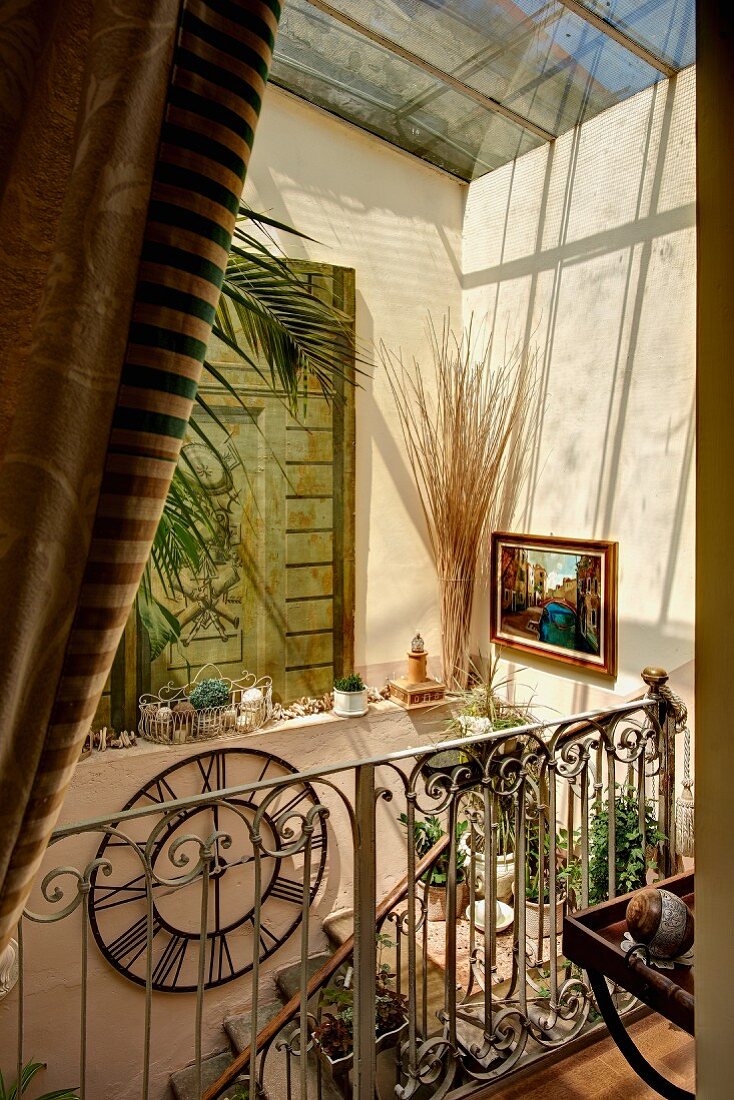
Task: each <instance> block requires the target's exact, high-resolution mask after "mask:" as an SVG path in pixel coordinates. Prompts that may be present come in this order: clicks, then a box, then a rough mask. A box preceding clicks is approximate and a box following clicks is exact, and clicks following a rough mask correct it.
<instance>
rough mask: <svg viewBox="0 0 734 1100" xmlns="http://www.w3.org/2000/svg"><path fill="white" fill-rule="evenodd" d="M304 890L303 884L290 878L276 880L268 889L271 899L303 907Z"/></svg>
mask: <svg viewBox="0 0 734 1100" xmlns="http://www.w3.org/2000/svg"><path fill="white" fill-rule="evenodd" d="M304 894H305V890H304V888H303V883H302V882H298V881H297V880H296V879H291V878H283V877H282V876H281V877H280V878H277V879H276V880H275V882H274V883H273V885H272V886H271V888H270V896H271V897H272V898H280V900H281V901H289V902H291V903H292V904H293V905H303V898H304Z"/></svg>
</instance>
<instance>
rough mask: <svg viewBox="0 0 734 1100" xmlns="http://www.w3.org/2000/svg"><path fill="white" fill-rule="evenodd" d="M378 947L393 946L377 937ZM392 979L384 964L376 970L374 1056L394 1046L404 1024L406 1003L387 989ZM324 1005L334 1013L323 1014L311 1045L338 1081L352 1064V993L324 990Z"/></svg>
mask: <svg viewBox="0 0 734 1100" xmlns="http://www.w3.org/2000/svg"><path fill="white" fill-rule="evenodd" d="M378 943H379V944H380V946H394V945H391V944H390V940H389V939H388V938H387V937H386V936H378ZM394 978H395V974H393V973H391V971H390V967H389V965H388V964H387V963H382V964H381V965H380V966H379V969H378V971H377V975H376V978H375V983H376V984H375V1053H377V1054H379V1052H380V1051H381V1050H387V1049H388V1047H391V1046H394V1045H395V1044H396V1043H397V1041H398V1037H399V1035H400V1033H401V1032H402V1031H403V1029H404V1028H405V1027H407V1024H408V1000H407V997H405V996H404V995H403V994H402V993H398V992H397V991H396V990H395V989H392V988H391V987H390V982H391V981H392V980H393V979H394ZM324 1003H325V1004H326V1005H328V1006H330V1007H331V1008H333V1009H334V1011H332V1012H324V1013H323V1014H322V1016H321V1019H320V1021H319V1024H318V1026H317V1027H315V1028H314V1031H313V1041H314V1045H315V1047H316V1049H317V1051H318V1052H319V1056H320V1058H321V1060H322V1062H323V1063H324V1064H325V1065H326V1066H327V1067H328V1068H329V1070H330V1072H331V1074H332V1076H334V1077H341V1076H343V1075H344V1074H346V1073H348V1072H349V1070H350V1069H351V1068H352V1062H353V1060H354V989H353V988H351V987H338V986H327V988H326V989H325V990H324Z"/></svg>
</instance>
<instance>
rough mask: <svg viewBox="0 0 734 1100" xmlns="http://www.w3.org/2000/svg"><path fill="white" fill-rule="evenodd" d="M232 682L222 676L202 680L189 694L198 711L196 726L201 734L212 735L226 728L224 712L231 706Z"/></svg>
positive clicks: (195, 720)
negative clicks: (230, 692)
mask: <svg viewBox="0 0 734 1100" xmlns="http://www.w3.org/2000/svg"><path fill="white" fill-rule="evenodd" d="M229 691H230V684H229V683H228V682H227V681H226V680H223V679H221V678H220V677H210V678H208V679H206V680H200V681H199V682H198V683H197V684H196V685H195V687H194V688H193V690H192V691H191V692H190V694H189V703H190V704H191V706H192V707H193V708H194V710H195V711H196V715H195V716H193V721H194V728H195V730H196V733H197V734H198V735H200V736H208V737H210V736H212V735H213V734H215V733H218V732H219V731H220V729H223V728H224V712H225V711H226V709H227V708H228V706H229Z"/></svg>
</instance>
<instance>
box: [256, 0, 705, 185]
mask: <svg viewBox="0 0 734 1100" xmlns="http://www.w3.org/2000/svg"><path fill="white" fill-rule="evenodd" d="M382 2H383V0H378V4H379V3H382ZM534 2H535V0H498V3H499V7H500V8H505V9H507V10H508V11H509V10H510V9H512V10H516V11H517V25H518V27H520V26H521V25H522V24H523V22H524V21H526V20H527V21H528V22H530V21H531V20H532V19H533V17H534V14H535V13H536V11H535V9H534V7H533V4H534ZM680 2H681V4H682V5H683V6H684V7H685V6H686V5H688V6H689V7H690V5H692V4H693V3H694V2H695V0H680ZM392 3H393V5H394V6H395V9H396V10H397V11H398V12H401V11H403V12H405V13H407V12H408V11H411V10H413V14H414V16H417V17H418V22H419V24H420V12H421V8H422V4H423V3H425V7H426V10H427V11H430V10H431V9H434V10H437V11H441V9H442V8H443V4H444V0H392ZM467 3H468V8H469V10H472V8H473V4H472V2H471V0H467ZM537 3H538V5H539V6H538V8H537V13H538V14H540V13H542V12H544V11H545V8H546V7H547V8H548V9H549V10H550V9H553V8H555V11H556V12H560V13H564V16H563V18H565V20H572V21H575V22H574V26H571V24H566V27H565V30H566V32H568V31H571V32H572V33H565V38H566V39H573V41H574V43H575V46H572V47H571V48H570V49H566V50H565V52H564V45H563V38H562V37H561V38H560V40H559V41H558V43H555V44H554V43H553V42H552V40H551V48H554V49H556V50H559V49H560V51H561V53H562V54H563V61H562V63H561V64H559V65H558V67H557V69H551V70H548V69H547V68H546V67H544V66H543V64H542V58H541V64H540V66H539V68H538V72H537V76H536V78H535V83H537V85H538V86H541V85H545V86H550V81H551V80H552V79H555V77H556V76H557V75H558V74H559V73H563V72H565V70H566V69H567V68H568V71H569V73H570V74H573V73H574V71H576V72H582V73H583V70H584V65H585V59H584V53H585V52H588V49H589V47H588V46H587V45H585V44H584V43H585V40H584V39H583V38H581V39H579V37H578V35H579V33H580V28H582V27H585V28H586V30H587V34H588V33H591V34H595V35H596V38H597V40H598V43H599V45H598V46H597V47H594V46H593V44H592V46H591V48H592V50H596V52H597V54H598V51H599V50H601V49H603V47H602V45H601V44H602V43H606V49H605V52H604V57H605V58H607V57H608V58H609V61H608V62H606V61H605V65H607V67H608V68H607V71H608V74H609V75H610V77H611V82H610V83H607V81H606V80H605V79H603V80H602V82H601V84H600V93H604V94H605V95H606V98H608V99H610V100H611V102H609V103H607V104H606V105H605V104H603V103H601V101H600V102H599V103H598V104H597V105H596V109H593V105H592V111H591V113H590V114H587V112H586V103H585V99H586V96H587V93H588V88H587V87H586V88H585V87H584V86H582V85H581V84H579V82H578V80H576V78H575V77H574V76H573V75H571V76H569V84H568V89H567V90H568V91H570V92H571V95H572V98H571V99H570V100H569V99H567V92H566V90H563V91H562V94H561V95H560V96H559V98H558V101H557V102H558V107H557V111H556V113H555V115H554V113H553V110H550V111H549V109H548V108H549V107H550V108H552V106H553V100H552V98H549V99H548V100H547V101H545V103H543V100H542V99H541V100H539V104H540V108H541V109H540V111H539V112H536V105H535V100H534V97H531V98H530V99H529V98H528V95H525V94H524V93H525V92H528V89H530V88H532V87H533V86H534V83H532V82H531V84H529V85H527V86H526V87H524V88H520V89H519V91H518V89H513V90H512V91H511V94H510V95H509V97H508V96H506V95H505V94H504V93H503V91H502V80H501V69H498V70H497V73H496V74H495V75H497V76H498V77H499V78H500V79H499V85H498V82H497V81H494V82H493V80H492V79H490V80H489V81H487V80H484V78H483V77H482V79H481V80H480V81H479V84H482V83H484V85H485V87H484V88H483V89H481V88H480V87H479V86H477V82H476V78H474V79H472V77H471V76H470V75H465V72H464V71H463V70H464V68H465V67H466V66H465V63H461V62H459V63H458V64H457V65H454V64H452V63H451V62H452V61H453V60H454V59H453V58H451V57H450V56H449V55H447V54H446V53H445V51H442V50H440V49H439V50H436V49H434V48H432V47H428V48H427V49H426V51H425V52H424V48H423V46H421V45H418V47H417V48H418V49H420V53H416V52H415V51H414V49H410V48H408V46H407V45H402V44H401V43H402V42H403V38H402V37H401V36H402V33H403V30H402V28H398V27H397V26H392V25H390V24H389V21H388V23H387V24H386V23H385V22H384V21H382V22H381V21H380V20H379V18H378V19H377V20H370V16H369V14H368V12H369V10H370V9H369V0H360V2H359V3H355V2H354V0H349V2H346V0H344V2H340V0H298V2H297V4H296V5H295V7H296V9H297V10H299V11H300V18H301V19H304V18H305V20H306V23H305V26H306V27H308V25H309V22H310V21H309V18H308V14H307V13H308V10H309V9H312V10H313V13H314V18H316V17H317V16H319V17H320V18H321V19H322V20H323V21H324V27H325V30H324V33H325V34H328V33H329V28H331V30H332V31H333V32H338V31H339V29H341V33H342V34H344V35H347V36H349V35H351V36H352V38H353V39H354V45H355V46H356V48H357V49H359V45H358V43H359V40H360V39H362V40H363V41H364V45H365V49H366V51H367V52H368V54H369V51H370V50H371V51H375V54H374V56H377V55H378V54H379V53H380V52H381V53H382V54H383V55H384V56H385V57H386V58H390V57H392V58H393V59H394V60H393V64H398V65H402V66H403V69H404V71H405V72H406V73H408V74H409V73H410V72H411V71H412V72H413V74H414V78H415V79H416V80H417V79H418V78H419V76H420V77H421V78H422V79H423V80H426V79H429V80H432V81H433V82H434V87H433V88H432V89H428V90H425V91H422V92H415V93H413V94H412V95H409V96H408V98H407V100H406V101H405V102H404V103H403V104H402V105H396V104H395V103H394V102H391V101H390V102H389V100H390V97H389V96H388V97H387V98H386V99H385V102H383V101H382V99H379V101H378V100H377V99H375V100H374V105H375V107H376V109H378V110H381V111H383V112H384V113H385V115H386V116H387V114H388V113H393V114H394V115H395V128H394V129H392V128H391V126H390V125H389V124H388V125H387V126H386V123H385V119H382V120H380V119H379V118H378V119H377V120H376V121H375V120H373V119H372V118H370V116H369V112H368V113H367V114H365V115H364V116H363V117H361V118H360V117H359V114H360V109H359V108H357V109H356V111H353V109H352V108H351V107H350V105H349V103H348V97H349V96H350V95H351V96H352V97H354V98H355V99H356V100H358V101H364V103H371V102H373V100H372V98H371V94H370V89H369V87H366V86H365V81H364V79H363V78H362V77H361V76H359V77H357V79H356V80H355V82H354V83H353V84H352V83H351V79H350V69H349V67H347V68H346V71H345V72H344V73H343V74H341V79H338V78H337V76H336V74H332V73H331V68H332V65H331V57H330V55H329V54H324V55H323V57H322V58H321V59H319V57H318V56H316V57H314V58H312V59H311V61H310V65H308V66H304V62H303V60H299V57H298V51H299V49H302V50H303V49H305V51H306V52H307V53H308V52H310V53H313V52H314V49H316V52H317V54H318V47H317V46H315V44H314V40H313V39H310V38H309V35H308V32H305V33H304V32H303V30H301V33H300V38H299V34H298V32H296V33H295V36H294V38H293V42H294V44H295V47H296V48H295V51H294V53H293V54H292V55H290V56H289V54H288V51H287V50H286V51H284V52H283V54H282V55H281V56H280V57H279V51H278V49H277V47H276V51H275V59H274V69H273V72H272V73H271V79H272V82H273V83H274V84H277V85H279V86H280V87H281V88H282V89H283V90H284V91H286V92H291V94H294V95H296V96H297V97H298V98H300V99H303V100H304V101H305V102H307V103H311V104H312V105H313V106H315V107H316V108H318V109H321V110H325V111H326V112H327V113H330V114H333V115H336V117H338V118H341V119H343V120H344V121H345V122H347V123H349V124H351V125H354V126H356V127H357V128H358V129H361V130H363V131H365V132H367V133H373V134H374V135H375V136H376V137H378V138H380V139H381V140H383V141H386V142H388V143H389V144H392V145H394V146H396V147H397V148H400V149H403V150H404V151H405V152H407V153H409V154H410V155H412V156H415V157H417V158H418V159H420V160H422V161H424V162H426V163H428V164H430V165H432V166H433V167H434V168H437V169H438V170H439V171H445V172H447V173H448V174H450V175H452V176H454V177H456V178H458V179H461V180H463V181H464V182H470V181H471V180H472V179H476V178H479V177H480V176H482V175H484V174H486V172H489V171H493V170H494V169H495V168H498V167H500V166H501V165H503V164H506V163H508V162H509V161H510V160H513V159H516V157H517V156H518V155H521V152H524V151H528V150H529V149H532V148H533V147H535V148H537V147H539V145H540V144H541V143H542V144H544V145H549V144H551V145H552V143H553V142H555V140H556V139H557V138H558V137H560V136H561V135H562V134H564V133H566V132H567V131H568V130H569V129H572V128H573V127H574V126H575V125H578V123H579V122H581V121H584V119H585V118H586V117H594V115H596V114H598V113H599V111H600V110H602V111H603V110H605V109H606V108H607V106H613V105H614V104H615V103H618V102H622V101H623V100H624V99H626V98H629V96H630V95H635V94H637V92H638V91H642V90H643V89H644V88H646V87H649V85H650V84H654V83H655V82H656V80H659V79H660V78H661V77H666V78H673V77H675V76H676V75H677V74H678V73H679V72H681V71H682V70H683V69H685V68H686V67H688V65H690V64H692V63H693V62H694V60H695V58H694V55H693V50H692V42H689V43H688V48H687V49H686V50H681V52H680V54H675V55H673V56H671V57H667V58H666V59H664V57H663V56H662V54H663V53H664V50H663V49H660V50H659V51H658V46H660V45H661V43H660V42H659V41H658V37H657V35H656V34H654V33H653V35H652V37H651V36H650V35H649V34H648V35H647V36H646V42H645V44H644V45H643V43H642V41H640V40H639V39H638V38H637V37H635V36H634V35H635V29H634V27H633V26H632V25H631V24H630V22H629V16H630V15H631V14H634V15H635V17H636V16H638V15H642V16H643V17H649V16H650V15H653V16H654V13H655V11H656V10H657V8H658V5H661V6H662V7H665V6H666V3H667V0H639V6H637V7H635V6H634V4H633V11H632V12H630V11H629V10H628V11H627V14H626V16H622V18H621V19H620V20H619V21H617V22H614V21H613V20H614V18H615V10H616V9H615V8H611V9H610V11H609V13H608V15H607V13H606V12H603V11H601V10H599V8H601V7H602V5H600V4H597V2H596V0H537ZM620 3H621V5H622V7H625V8H626V0H620ZM363 4H364V5H365V6H364V7H363ZM677 4H678V0H674V8H675V7H676V6H677ZM335 5H338V6H335ZM455 7H456V8H458V11H455V12H454V15H459V14H460V13H461V10H462V9H461V5H460V4H459V5H455V3H454V0H446V9H447V15H451V14H452V12H451V9H452V8H455ZM479 8H480V9H481V0H480V3H479ZM342 9H346V10H342ZM595 9H596V10H595ZM660 16H661V17H660V19H659V20H658V23H657V28H658V29H660V30H662V31H663V32H666V31H667V29H668V28H670V29H672V28H673V27H674V26H675V23H674V22H673V21H672V13H671V15H670V20H671V21H670V22H669V18H668V16H663V14H662V12H661V13H660ZM558 18H560V17H559V16H558V15H556V19H558ZM363 19H365V21H364V22H363ZM370 24H371V25H370ZM301 26H302V27H303V26H304V24H301ZM543 26H544V24H543V23H542V22H539V23H538V24H537V25H536V26H535V27H531V28H530V30H529V34H530V35H531V36H532V34H536V33H538V32H539V31H540V30H541V29H542V28H543ZM406 31H407V28H406ZM283 33H284V32H283V28H281V34H283ZM407 34H408V37H410V32H407ZM474 35H475V37H476V30H475V31H474ZM643 39H645V36H644V35H643ZM483 40H484V41H485V46H484V47H483V49H482V50H480V52H484V49H487V50H489V53H490V54H493V53H494V55H495V56H499V57H501V56H502V52H503V51H502V35H501V34H498V35H497V36H496V38H495V35H494V34H493V23H492V22H491V21H490V23H489V24H485V27H484V30H483ZM681 42H682V40H681ZM410 45H413V42H412V41H410ZM424 45H426V46H427V44H426V43H424ZM579 45H582V48H581V50H580V52H577V47H578V46H579ZM607 51H612V52H607ZM615 51H616V53H615ZM686 55H687V58H686ZM337 56H338V54H335V57H337ZM599 56H601V55H599ZM615 57H616V60H615ZM625 57H626V59H627V60H626V61H624V60H623V59H624V58H625ZM429 58H430V60H429ZM597 59H598V58H597ZM469 60H470V59H469V58H467V62H468V61H469ZM277 62H280V63H282V65H283V66H285V67H286V68H289V69H290V70H291V72H295V71H298V72H300V73H303V74H305V77H306V78H307V83H308V79H310V80H311V81H312V83H313V82H314V81H315V84H314V86H313V87H312V88H308V87H304V86H303V85H302V83H301V81H300V80H299V79H296V80H295V81H291V80H290V79H289V78H288V76H287V75H286V74H279V73H277V72H276V63H277ZM446 62H449V63H448V64H446ZM336 64H337V66H338V64H339V62H338V61H337V62H336ZM370 64H372V68H373V69H375V65H374V60H373V55H370V62H368V66H367V69H366V70H365V71H366V72H369V71H370V70H369V66H370ZM386 64H387V62H386ZM314 66H316V67H314ZM322 66H323V67H322ZM635 66H637V67H638V73H637V77H635V76H634V75H632V74H633V71H634V68H635ZM342 67H343V68H344V66H343V65H342ZM447 70H451V71H447ZM479 70H480V72H481V70H482V66H481V65H480V66H479ZM473 71H474V70H472V69H469V73H471V72H473ZM593 71H594V70H593V65H592V70H591V71H590V73H589V74H587V75H588V78H589V79H592V76H593ZM355 72H356V73H360V72H361V66H360V65H359V64H357V66H356V69H355ZM488 73H489V74H492V73H493V70H492V69H491V68H490V69H489V70H488ZM408 79H409V78H408ZM617 80H619V82H620V83H619V84H617V83H616V81H617ZM625 80H626V81H627V83H626V85H625ZM467 81H470V82H467ZM574 81H575V90H574V89H573V87H572V85H573V82H574ZM319 82H321V85H322V86H323V88H324V89H330V88H331V89H341V94H342V95H343V96H344V97H346V98H343V99H342V100H341V101H340V100H339V98H338V96H339V93H338V92H337V97H336V98H335V99H332V97H331V96H330V94H329V91H328V90H326V91H321V89H320V88H319V86H318V85H319ZM368 83H369V78H368ZM299 84H300V85H301V86H300V87H299ZM493 84H494V86H493ZM635 85H636V86H635ZM379 86H380V84H379V81H378V82H377V84H376V87H379ZM441 89H443V92H442V91H441ZM579 91H581V93H582V96H583V100H582V101H581V102H580V108H581V109H580V111H578V110H577V111H576V112H575V111H574V104H575V107H576V108H578V107H579V103H576V102H575V99H574V97H576V98H578V95H579ZM521 93H522V96H523V99H524V102H523V103H522V104H520V103H518V104H517V109H515V108H514V107H512V106H510V101H511V100H512V99H513V98H515V99H517V98H518V95H519V94H521ZM443 96H446V104H447V111H446V112H444V113H443V115H444V117H441V116H442V112H441V111H439V114H438V117H437V125H436V127H434V126H433V123H432V121H431V119H430V118H424V117H421V118H420V119H417V120H415V121H414V123H413V124H414V126H415V127H417V128H418V131H419V130H423V131H425V132H426V133H427V134H428V135H430V136H431V137H433V138H435V139H437V140H438V141H439V143H442V144H443V145H444V146H452V147H455V150H456V152H457V153H458V154H459V157H458V159H457V160H456V161H454V162H453V163H452V158H451V155H450V153H449V152H448V150H447V149H444V150H442V149H441V148H440V144H439V145H437V146H436V148H435V149H433V150H432V149H430V148H429V147H425V148H422V147H416V146H415V145H414V143H413V137H412V135H411V136H410V137H407V138H406V136H405V135H403V134H402V133H401V130H400V127H399V125H398V124H397V118H398V116H400V117H401V118H403V119H404V121H407V122H408V123H410V121H411V116H412V114H413V111H414V110H415V109H419V108H421V106H422V105H423V104H425V103H431V102H432V101H434V100H437V99H442V97H443ZM450 96H453V97H454V108H451V109H449V106H448V105H449V102H450V101H449V99H448V97H450ZM601 98H604V95H601ZM462 101H463V102H464V103H465V105H466V107H467V108H469V106H470V104H474V105H475V109H476V108H479V109H480V111H481V112H482V113H484V114H485V116H486V118H487V119H488V120H489V119H490V118H492V117H494V118H495V119H496V123H495V126H498V125H504V126H507V127H510V128H512V129H513V130H514V132H515V133H516V134H517V135H523V137H522V138H518V139H517V140H518V141H524V143H525V145H526V146H527V148H526V149H523V150H520V148H519V146H518V148H516V150H515V152H514V154H513V153H512V151H511V150H510V149H509V148H507V146H508V145H511V144H512V139H510V138H509V130H508V131H506V133H505V135H501V132H500V131H497V140H496V142H495V145H494V150H495V155H494V161H495V163H491V162H492V160H493V156H492V154H491V153H490V152H489V150H490V149H492V148H493V146H492V145H491V144H490V145H489V146H488V147H487V149H486V150H482V142H483V141H484V140H485V139H484V138H481V139H479V140H478V139H477V125H478V123H476V116H475V117H474V118H471V116H466V125H467V131H466V133H467V142H466V144H465V145H464V144H462V142H461V138H460V137H459V134H460V133H461V132H462V131H461V130H460V131H459V132H458V133H457V141H458V142H459V143H458V144H456V142H455V141H454V140H451V139H450V138H449V137H448V136H447V133H448V132H449V131H450V114H451V110H455V109H456V108H455V105H456V104H457V103H461V102H462ZM569 103H570V104H571V110H568V104H569ZM564 112H565V114H564ZM531 113H532V114H533V116H535V115H536V114H537V113H539V114H540V115H541V117H540V118H538V120H537V121H536V120H535V118H534V117H528V115H529V114H531ZM574 113H576V115H577V117H575V118H574V117H573V115H574ZM543 116H545V117H543ZM447 122H448V124H449V131H447V130H446V124H447ZM490 125H491V124H490V123H489V122H487V126H488V127H489V126H490ZM416 132H417V131H416ZM490 132H491V131H489V130H488V131H487V133H490ZM490 141H491V138H490ZM447 153H448V155H447ZM462 160H463V163H461V162H462ZM477 168H479V169H480V170H479V171H477ZM481 169H484V171H482V170H481Z"/></svg>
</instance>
